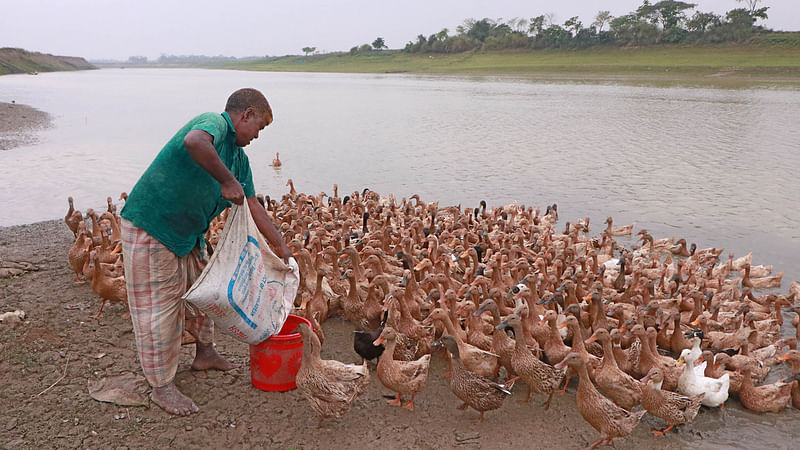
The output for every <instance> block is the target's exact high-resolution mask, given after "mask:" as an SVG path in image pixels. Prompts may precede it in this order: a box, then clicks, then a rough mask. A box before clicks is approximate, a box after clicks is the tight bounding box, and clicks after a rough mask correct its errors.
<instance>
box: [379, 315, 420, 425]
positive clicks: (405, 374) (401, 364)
mask: <svg viewBox="0 0 800 450" xmlns="http://www.w3.org/2000/svg"><path fill="white" fill-rule="evenodd" d="M396 340H397V333H396V332H395V331H394V329H392V328H391V327H388V326H387V327H385V328H384V329H383V331H382V332H381V335H380V336H379V337H378V339H376V340H375V342H373V345H376V346H378V345H381V344H383V343H384V341H385V342H386V350H385V351H384V352H383V354H382V355H381V357H380V359H379V360H378V368H377V373H378V378H379V379H380V380H381V383H383V385H384V386H385V387H386V388H387V389H390V390H392V391H394V392H396V393H397V397H396V398H394V399H393V400H389V401H388V403H389V404H390V405H392V406H401V405H402V406H403V408H406V409H408V410H409V411H414V398H415V397H416V395H417V392H419V390H420V389H422V387H423V386H424V385H425V382H426V381H427V380H428V369H429V367H430V363H431V355H430V353H428V354H425V355H422V357H420V358H419V359H417V360H415V361H396V360H395V359H394V356H393V355H394V349H395V345H396ZM402 395H411V399H410V400H409V401H408V402H407V403H406V404H402Z"/></svg>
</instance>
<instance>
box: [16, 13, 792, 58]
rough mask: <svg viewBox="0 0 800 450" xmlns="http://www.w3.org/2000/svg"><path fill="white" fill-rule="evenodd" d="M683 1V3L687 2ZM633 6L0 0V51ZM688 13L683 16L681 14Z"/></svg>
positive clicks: (357, 32) (272, 38) (339, 45)
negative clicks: (5, 48)
mask: <svg viewBox="0 0 800 450" xmlns="http://www.w3.org/2000/svg"><path fill="white" fill-rule="evenodd" d="M689 1H690V0H689ZM694 3H696V4H697V7H696V10H700V11H703V12H715V13H717V14H724V13H725V12H726V11H729V10H731V9H734V8H739V7H742V5H743V4H742V3H738V2H737V1H736V0H696V1H695V2H694ZM641 4H642V1H641V0H557V1H553V0H547V1H543V0H491V1H487V0H404V1H391V0H389V1H381V0H327V1H323V0H282V1H271V0H238V1H222V0H217V1H210V0H191V1H190V0H183V1H177V0H0V47H21V48H24V49H27V50H32V51H40V52H44V53H53V54H57V55H70V56H83V57H85V58H87V59H127V58H128V57H129V56H132V55H142V56H147V57H149V58H157V57H158V56H159V55H161V54H174V55H188V54H195V55H197V54H204V55H226V56H237V57H241V56H263V55H273V56H274V55H286V54H299V53H301V48H303V47H305V46H311V47H316V48H317V50H318V51H323V52H329V51H342V50H345V51H346V50H349V49H350V48H351V47H353V46H355V45H360V44H365V43H371V42H372V41H373V40H374V39H375V38H376V37H378V36H381V37H383V38H384V40H385V41H386V44H387V45H388V46H389V48H402V47H403V46H404V45H405V43H406V42H408V41H410V40H414V39H415V38H416V36H417V35H418V34H424V35H426V36H427V35H430V34H433V33H436V32H438V31H440V30H441V29H442V28H448V29H449V30H451V34H452V33H453V31H454V30H455V28H456V26H458V25H459V24H461V23H463V21H464V19H466V18H475V19H481V18H484V17H488V18H491V19H501V18H502V20H504V21H505V20H508V19H511V18H514V17H523V18H531V17H535V16H538V15H540V14H546V15H551V16H552V18H553V21H554V22H555V23H558V24H563V22H564V21H565V20H566V19H568V18H570V17H572V16H579V17H580V20H581V21H582V22H583V23H584V25H585V26H588V25H589V24H591V23H592V21H593V20H594V17H595V15H596V14H597V12H598V11H600V10H608V11H610V12H611V14H612V15H614V16H620V15H623V14H627V13H629V12H632V11H634V10H635V9H636V8H637V7H638V6H639V5H641ZM760 4H761V5H763V6H769V7H770V9H769V11H768V14H769V20H767V21H766V23H765V25H766V26H767V27H769V28H772V29H774V30H785V31H798V30H800V0H764V1H762V2H761V3H760ZM690 13H691V12H690Z"/></svg>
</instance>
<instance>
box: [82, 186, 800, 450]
mask: <svg viewBox="0 0 800 450" xmlns="http://www.w3.org/2000/svg"><path fill="white" fill-rule="evenodd" d="M287 186H289V187H290V192H289V193H288V194H286V195H284V196H283V197H282V198H281V199H280V200H275V199H271V198H270V197H260V200H262V201H263V203H264V205H265V208H266V210H267V213H268V214H269V215H270V216H271V217H272V219H273V221H274V222H275V224H276V226H278V228H279V230H280V231H281V233H282V234H283V236H284V237H285V239H286V240H287V242H288V244H289V247H290V248H291V249H292V250H293V252H294V255H295V258H296V260H297V261H298V264H299V266H300V273H301V282H300V289H299V291H298V294H297V299H296V302H295V305H296V307H295V314H298V315H301V316H303V317H305V318H307V319H308V320H309V321H310V322H311V324H312V326H311V327H310V328H309V327H308V326H305V325H301V326H300V327H299V330H298V331H299V332H300V333H301V335H302V337H303V342H304V349H303V359H302V366H301V368H300V371H299V373H298V375H297V386H298V389H299V391H300V392H301V393H302V394H303V395H304V396H305V397H306V398H307V399H308V400H309V402H310V404H311V406H312V407H313V409H314V410H315V411H316V412H317V414H318V415H319V416H320V417H342V416H343V415H344V414H345V413H346V412H347V410H348V409H349V407H350V405H351V404H352V402H353V401H354V400H355V398H356V397H357V396H358V395H359V394H361V393H362V392H364V390H365V388H366V386H367V385H368V383H369V380H370V369H369V367H370V366H369V365H368V363H367V361H369V360H375V359H377V367H376V368H375V372H376V373H377V376H378V378H379V379H380V381H381V383H383V385H384V386H385V387H386V388H387V389H389V390H391V391H392V392H393V393H395V394H396V395H395V396H394V398H393V399H392V400H390V401H389V403H391V404H393V405H397V406H401V405H402V406H403V407H405V408H407V409H409V410H411V411H413V410H414V399H415V396H416V395H417V393H418V392H419V391H420V390H421V389H422V387H423V386H424V385H425V383H426V381H427V377H428V370H429V366H430V359H431V355H432V354H436V353H439V352H442V353H444V352H446V354H447V355H449V361H450V370H449V371H448V373H446V374H443V375H444V376H447V377H449V381H450V388H451V390H452V392H453V393H454V394H455V395H456V396H457V397H458V398H459V399H460V400H461V401H462V402H463V404H462V406H461V407H460V408H461V409H465V408H467V407H469V408H472V409H474V410H476V411H478V412H479V413H480V416H479V417H478V419H479V420H483V417H484V413H485V412H486V411H491V410H495V409H498V408H500V407H501V406H502V404H503V402H504V400H505V399H506V398H508V397H509V396H510V395H511V392H512V388H513V386H514V385H515V383H516V384H517V385H519V384H525V385H526V388H527V394H526V401H527V400H530V398H531V397H532V396H533V395H534V394H536V395H546V396H547V399H546V401H545V403H544V407H545V409H546V408H548V407H549V405H550V401H551V399H552V397H553V394H554V393H557V392H560V393H564V392H565V391H566V389H567V386H569V382H570V379H572V378H577V379H578V384H577V393H576V404H577V407H578V410H579V411H580V413H581V415H582V416H583V418H584V419H585V420H586V421H587V422H589V424H591V425H592V426H593V427H594V428H595V429H596V430H597V431H598V432H599V433H600V439H599V440H598V441H597V442H595V443H594V445H593V446H592V448H594V447H597V446H599V445H601V444H613V442H612V439H614V438H619V437H624V436H627V435H629V434H630V433H631V431H632V430H633V429H634V427H636V425H637V424H638V423H639V421H640V420H641V418H642V416H643V415H644V414H645V413H649V414H651V415H653V416H656V417H659V418H661V419H663V420H664V421H665V422H666V423H667V425H668V427H667V428H666V429H665V430H663V431H660V430H655V431H654V433H655V434H661V435H663V433H664V432H666V431H668V430H670V429H671V428H672V427H673V426H675V425H679V424H683V423H687V422H690V421H692V420H693V419H694V417H695V416H696V414H697V412H698V409H699V408H700V406H701V405H704V406H706V407H711V408H714V407H724V405H725V402H726V401H727V400H728V398H729V396H731V395H733V396H737V397H738V399H739V401H740V402H741V404H742V405H743V406H744V407H745V408H747V409H750V410H752V411H756V412H767V411H770V412H780V411H782V410H784V409H785V408H786V407H787V406H789V405H791V406H792V407H794V408H800V389H798V381H797V379H800V375H798V374H799V373H800V353H799V352H798V351H797V340H798V339H800V284H799V283H797V282H793V283H792V284H791V288H790V290H789V292H788V294H776V293H774V291H775V289H771V290H770V291H768V292H764V291H763V290H762V289H764V288H777V287H779V286H780V284H781V278H782V273H781V274H777V275H771V270H772V267H771V266H766V267H765V266H753V265H752V254H748V255H747V256H745V257H741V258H738V259H734V255H733V254H730V255H729V257H728V258H727V259H724V260H720V258H719V257H720V255H721V254H722V251H723V250H722V249H713V248H709V249H697V248H696V246H695V245H694V244H693V245H692V246H691V247H689V248H687V243H686V241H685V240H684V239H679V240H677V241H676V240H675V237H674V236H673V237H671V238H664V239H655V238H654V237H653V236H651V234H650V233H649V232H648V231H647V230H639V231H638V233H637V236H638V237H639V240H638V245H633V246H632V247H633V248H626V247H625V246H624V245H622V244H621V243H620V242H618V241H617V240H616V239H615V237H617V236H623V235H628V236H630V235H632V233H633V225H629V226H627V227H614V226H613V221H612V219H611V218H610V217H609V218H608V219H607V220H606V222H605V225H606V226H605V228H603V229H602V231H601V232H600V233H598V234H597V235H596V236H594V237H590V233H591V230H590V228H589V219H588V218H586V219H582V220H577V221H574V222H567V223H566V224H565V226H564V227H563V228H561V227H558V228H561V230H559V229H557V227H556V224H557V222H558V220H559V217H558V207H557V205H555V204H554V205H552V206H548V207H547V208H546V211H545V212H544V214H542V212H541V210H540V209H539V208H538V207H537V208H533V207H525V206H523V205H517V204H511V205H506V206H503V207H500V208H494V209H492V210H488V209H487V208H486V203H485V202H483V201H482V202H480V206H479V207H477V208H463V209H462V208H461V207H460V206H457V207H439V205H438V202H433V203H426V202H424V201H423V200H422V199H421V198H420V197H419V196H418V195H413V196H411V197H410V198H408V199H405V198H403V199H396V198H394V197H393V196H392V195H389V196H388V197H384V196H380V195H379V194H378V193H376V192H373V191H371V190H369V189H364V190H363V191H362V192H354V193H352V194H350V195H345V196H344V197H341V198H340V197H339V193H338V188H337V186H336V185H334V186H333V195H327V194H326V193H320V194H318V195H309V194H303V193H298V192H296V191H295V188H294V185H293V183H292V181H291V180H289V182H288V183H287ZM108 203H109V208H108V211H106V212H104V213H103V214H101V215H100V216H98V215H97V214H96V213H94V212H91V211H89V212H88V214H87V215H88V216H89V218H91V221H92V225H93V226H92V230H91V232H89V231H87V230H86V227H85V225H84V221H83V220H82V219H81V217H79V215H80V213H79V212H71V213H68V214H67V217H66V219H67V223H68V225H70V229H72V230H73V231H74V232H75V233H76V240H75V244H74V245H73V248H72V249H71V250H70V264H71V266H72V268H73V269H74V270H75V273H76V277H77V278H78V279H79V280H80V277H81V275H84V276H86V277H89V278H91V280H92V287H93V288H95V291H96V292H97V293H98V295H100V297H101V298H102V299H103V301H104V302H105V300H122V299H123V298H124V290H121V289H117V288H116V286H118V282H119V281H118V280H120V279H121V280H123V283H122V288H123V289H124V278H123V276H124V275H123V274H121V273H120V272H119V270H120V268H121V264H120V261H119V259H118V258H119V252H118V244H117V243H116V242H117V241H116V239H117V234H118V227H119V225H118V222H116V220H117V219H115V217H116V216H115V213H114V208H113V204H112V202H111V199H110V198H109V199H108ZM70 210H72V202H71V199H70ZM224 216H225V215H224V214H223V215H221V216H220V217H219V218H218V219H217V220H215V222H214V223H212V225H211V227H210V229H209V232H208V235H207V239H208V241H209V242H210V243H211V244H215V243H216V239H217V235H218V234H219V233H220V231H221V229H222V227H223V225H224ZM73 224H74V225H73ZM95 230H97V231H95ZM562 230H563V231H562ZM115 233H116V234H115ZM109 235H110V237H109ZM632 240H633V239H631V241H632ZM73 253H74V254H73ZM84 253H85V255H84ZM82 255H83V256H82ZM81 258H83V259H81ZM796 303H797V304H796ZM101 311H102V305H101ZM782 312H794V313H795V316H794V317H793V319H792V325H793V326H794V328H795V332H794V333H793V335H792V336H788V335H785V336H784V335H782V333H781V326H782V325H783V320H784V316H783V314H782ZM98 314H99V313H98ZM337 314H341V315H343V316H344V318H346V320H348V321H349V322H351V323H352V324H353V325H354V327H355V329H356V331H355V333H354V340H353V347H354V350H355V351H356V352H357V353H358V354H359V355H361V356H362V357H363V358H364V362H363V364H360V365H356V364H344V363H342V362H339V361H335V360H323V359H321V356H320V355H321V348H322V345H323V344H324V342H325V335H324V332H323V327H322V324H323V322H324V321H325V320H326V319H327V318H329V317H331V316H333V315H337ZM783 363H788V364H789V365H790V366H791V372H790V373H792V374H793V375H792V376H790V377H788V378H785V379H783V380H782V381H777V382H774V383H769V384H764V383H763V381H764V380H765V378H766V377H767V374H768V373H769V371H770V370H771V368H773V367H774V366H776V365H778V364H783ZM403 398H405V399H406V400H405V402H404V401H403Z"/></svg>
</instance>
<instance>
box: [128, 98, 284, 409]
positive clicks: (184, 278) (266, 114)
mask: <svg viewBox="0 0 800 450" xmlns="http://www.w3.org/2000/svg"><path fill="white" fill-rule="evenodd" d="M271 122H272V109H271V108H270V106H269V103H268V102H267V99H266V98H265V97H264V95H263V94H262V93H261V92H259V91H257V90H255V89H240V90H238V91H236V92H234V93H233V94H231V96H230V97H229V98H228V102H227V104H226V106H225V112H223V113H221V114H218V113H205V114H201V115H199V116H197V117H195V118H194V119H192V120H191V121H189V123H187V124H186V125H184V126H183V128H181V129H180V131H178V133H177V134H176V135H175V136H174V137H173V138H172V139H171V140H170V141H169V142H168V143H167V144H166V145H165V146H164V148H163V149H162V150H161V152H159V154H158V155H157V156H156V158H155V160H153V162H152V163H151V164H150V167H148V168H147V170H146V171H145V172H144V174H143V175H142V177H141V178H140V179H139V181H138V182H137V183H136V186H134V188H133V190H132V191H131V193H130V195H129V196H128V200H127V201H126V203H125V207H124V208H123V209H122V213H121V215H122V253H123V260H124V263H125V281H126V284H127V288H128V304H129V306H130V312H131V320H132V321H133V331H134V333H135V335H136V348H137V350H138V355H139V361H140V363H141V366H142V370H143V372H144V375H145V378H147V381H148V382H149V383H150V385H151V386H152V387H153V392H152V394H151V397H152V399H153V401H154V402H155V403H156V404H158V405H159V406H160V407H161V408H163V409H164V410H165V411H167V412H169V413H171V414H177V415H181V416H185V415H189V414H192V413H194V412H196V411H198V408H197V405H196V404H195V403H194V402H193V401H192V400H191V399H190V398H188V397H186V396H185V395H184V394H183V393H181V392H180V391H179V390H178V388H177V387H176V386H175V382H174V378H175V373H176V371H177V368H178V359H179V356H180V349H181V336H182V333H183V329H184V325H185V327H186V330H187V331H188V332H189V333H190V334H191V335H192V336H194V338H195V339H196V340H197V343H196V352H195V358H194V361H193V362H192V368H193V369H195V370H208V369H216V370H231V369H233V368H235V367H236V366H235V365H234V364H232V363H230V362H229V361H227V360H226V359H224V358H223V357H222V356H220V355H219V354H218V353H217V352H216V350H215V349H214V345H213V338H214V323H213V322H212V321H211V320H210V319H209V318H208V317H207V316H205V315H204V314H203V313H202V312H200V311H198V310H196V309H195V308H192V307H191V305H188V304H186V303H185V302H184V301H183V300H181V297H182V296H183V294H184V293H186V291H187V290H188V288H189V287H190V286H191V285H192V284H193V282H194V280H195V279H196V278H197V277H198V276H199V275H200V273H201V272H202V270H203V267H204V266H205V258H204V257H203V255H204V249H205V238H204V235H205V233H206V231H207V230H208V226H209V223H210V222H211V220H212V219H213V218H214V217H216V216H217V215H219V213H221V212H222V211H223V210H224V209H225V208H227V207H228V206H230V205H231V202H233V203H236V204H238V205H241V204H242V203H243V202H244V201H246V202H247V204H248V206H249V208H250V212H251V213H252V217H253V220H254V221H255V223H256V226H257V227H258V229H259V231H261V233H262V234H263V235H264V237H265V238H266V239H267V241H268V242H269V243H270V245H271V247H272V248H273V250H274V252H275V254H276V255H277V256H279V257H281V258H283V259H284V261H288V258H289V257H290V256H291V254H292V253H291V251H290V250H289V248H288V247H287V246H286V243H285V242H284V240H283V238H282V237H281V235H280V234H279V233H278V230H277V229H276V228H275V226H274V225H273V223H272V221H270V219H269V217H268V216H267V214H266V211H265V210H264V207H262V206H261V205H260V204H259V202H258V200H257V199H256V197H255V190H254V186H253V176H252V172H251V170H250V163H249V160H248V158H247V155H246V154H245V153H244V150H242V147H245V146H247V145H248V144H249V143H250V142H251V141H252V140H253V139H256V138H257V137H258V134H259V132H260V131H261V130H263V129H264V128H265V127H266V126H267V125H269V124H270V123H271Z"/></svg>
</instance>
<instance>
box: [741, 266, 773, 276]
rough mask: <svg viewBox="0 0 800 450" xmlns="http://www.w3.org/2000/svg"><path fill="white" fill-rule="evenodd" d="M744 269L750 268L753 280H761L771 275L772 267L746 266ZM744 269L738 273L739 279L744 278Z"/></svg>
mask: <svg viewBox="0 0 800 450" xmlns="http://www.w3.org/2000/svg"><path fill="white" fill-rule="evenodd" d="M745 267H750V276H751V277H753V278H762V277H767V276H769V275H770V274H771V273H772V265H771V264H770V265H768V266H765V265H758V266H751V265H750V264H747V265H746V266H745ZM744 275H745V269H742V270H740V271H739V277H740V278H741V277H744Z"/></svg>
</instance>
